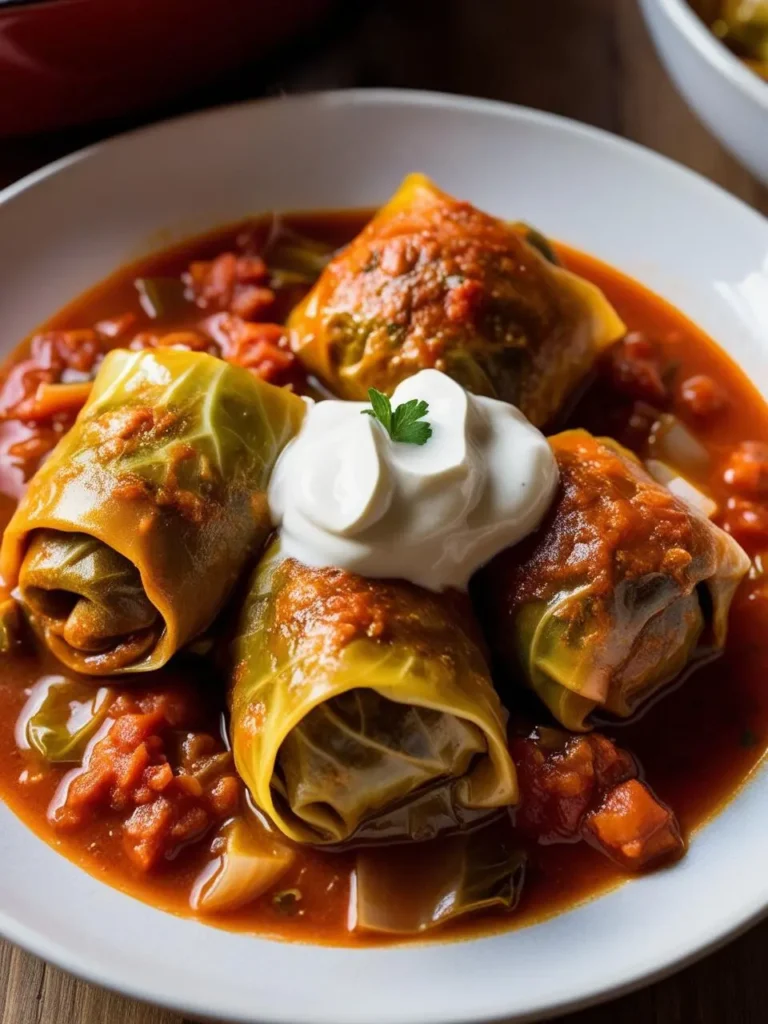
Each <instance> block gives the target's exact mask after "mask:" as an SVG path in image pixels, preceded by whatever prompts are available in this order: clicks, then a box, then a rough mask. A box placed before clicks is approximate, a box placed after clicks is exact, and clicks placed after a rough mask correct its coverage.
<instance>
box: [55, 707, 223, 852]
mask: <svg viewBox="0 0 768 1024" xmlns="http://www.w3.org/2000/svg"><path fill="white" fill-rule="evenodd" d="M186 714H187V708H186V707H185V704H184V700H183V698H182V697H181V696H180V695H178V694H171V693H165V694H164V693H156V694H149V695H145V696H140V697H136V698H133V697H131V696H128V695H127V694H122V695H121V696H120V697H119V698H118V699H117V700H116V701H115V702H114V704H113V705H112V706H111V708H110V711H109V720H108V721H109V722H110V723H111V724H109V725H108V728H107V730H106V732H104V733H103V734H102V735H101V737H100V738H99V739H98V740H97V741H96V742H95V743H93V744H92V746H91V747H90V749H89V751H88V753H87V755H86V758H85V760H84V763H83V765H82V767H81V768H79V769H77V770H76V771H75V772H74V773H73V774H72V775H71V776H70V778H69V780H68V782H67V784H66V789H65V792H64V799H63V801H57V802H56V803H55V806H52V808H51V810H50V811H49V818H50V820H51V822H52V824H53V825H54V827H56V828H59V829H77V828H79V827H81V826H82V825H84V824H86V823H87V822H88V821H90V820H91V819H92V817H93V816H94V814H95V813H96V812H97V811H99V810H100V809H101V810H105V809H108V810H111V811H113V812H115V813H117V814H118V815H120V816H121V817H122V819H123V820H122V826H121V827H122V833H123V847H124V849H125V852H126V855H127V856H128V858H129V859H130V861H131V862H132V863H133V864H134V865H135V866H136V867H138V868H139V869H140V870H142V871H148V870H150V869H152V868H154V867H155V866H157V865H158V864H159V863H160V862H161V861H162V860H167V859H172V858H173V857H174V856H175V855H176V854H177V852H178V851H179V850H180V849H181V847H182V846H186V845H187V844H189V843H192V842H196V841H197V840H199V839H201V838H202V837H203V836H205V835H206V834H207V833H208V831H209V830H210V829H211V827H212V826H213V825H215V824H216V823H218V822H220V821H222V820H224V819H225V818H226V817H229V816H231V815H232V814H233V813H234V812H235V811H236V810H237V807H238V805H239V802H240V792H241V784H240V782H239V780H238V779H237V776H236V775H235V774H234V769H233V766H232V758H231V755H230V754H229V752H227V751H226V750H224V749H223V747H222V744H221V742H220V741H217V740H216V739H215V738H214V737H213V736H210V735H209V734H207V733H189V734H188V735H187V738H186V740H185V741H184V743H183V744H182V754H181V758H180V761H179V763H178V764H177V765H176V767H175V768H174V766H173V765H172V764H171V763H170V761H169V755H168V740H169V739H170V732H171V730H172V729H174V728H176V727H177V726H178V725H179V724H180V722H181V721H182V720H183V719H184V718H185V716H186ZM185 749H186V750H187V751H189V750H192V751H194V752H197V753H199V755H200V756H199V757H198V758H196V759H194V760H190V758H189V756H187V754H186V753H185ZM203 752H205V753H203Z"/></svg>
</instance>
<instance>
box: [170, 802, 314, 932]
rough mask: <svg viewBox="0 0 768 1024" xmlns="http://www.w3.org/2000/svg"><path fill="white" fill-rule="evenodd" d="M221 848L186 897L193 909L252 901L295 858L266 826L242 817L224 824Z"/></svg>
mask: <svg viewBox="0 0 768 1024" xmlns="http://www.w3.org/2000/svg"><path fill="white" fill-rule="evenodd" d="M223 838H224V842H225V846H224V850H223V852H222V853H221V854H220V855H219V856H218V857H217V858H216V859H215V860H213V861H212V862H211V863H210V864H209V865H208V866H207V867H206V868H205V870H204V871H203V872H202V873H201V874H200V875H199V877H198V878H197V880H196V882H195V884H194V886H193V888H192V893H191V895H190V898H189V901H190V905H191V907H192V909H193V910H197V911H198V912H199V913H203V914H219V913H222V912H223V911H228V910H237V909H239V908H240V907H244V906H245V905H246V904H248V903H252V902H253V900H255V899H257V898H258V897H259V896H261V895H262V894H263V893H265V892H267V891H268V890H269V889H271V888H272V886H273V885H274V884H275V883H276V882H278V881H279V880H280V878H282V876H283V875H284V874H285V872H286V871H287V870H288V868H289V867H290V866H291V864H292V863H293V861H294V860H295V858H296V854H295V852H294V851H293V850H291V849H290V848H289V847H287V846H284V845H282V844H280V843H278V842H277V841H276V840H275V839H274V838H273V837H272V835H270V833H269V832H267V831H266V830H260V829H258V828H257V827H256V826H251V825H250V824H249V823H248V822H247V821H245V820H244V819H243V818H236V819H235V820H234V821H232V822H230V823H229V824H228V825H225V827H224V830H223Z"/></svg>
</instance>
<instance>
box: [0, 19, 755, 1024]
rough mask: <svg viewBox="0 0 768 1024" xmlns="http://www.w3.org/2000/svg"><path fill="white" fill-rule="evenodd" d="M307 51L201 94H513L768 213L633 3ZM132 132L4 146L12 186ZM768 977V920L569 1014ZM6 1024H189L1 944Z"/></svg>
mask: <svg viewBox="0 0 768 1024" xmlns="http://www.w3.org/2000/svg"><path fill="white" fill-rule="evenodd" d="M529 7H530V10H529V9H528V8H529ZM298 51H299V52H298V54H296V53H292V54H286V53H284V54H281V55H280V56H279V58H277V59H276V60H275V61H273V62H271V63H270V64H269V65H267V66H266V67H264V66H262V67H259V68H252V69H248V70H247V71H245V72H242V73H238V74H237V75H235V76H233V77H232V80H231V81H229V82H226V83H223V84H222V85H221V87H220V88H218V89H217V90H216V91H215V92H209V93H208V95H207V96H205V97H201V98H200V99H201V100H202V101H203V102H221V101H223V100H227V99H230V98H239V97H243V96H248V95H258V94H260V93H276V92H280V91H288V92H291V91H301V90H306V89H314V88H330V87H334V86H351V85H365V86H371V85H391V86H409V87H414V88H430V89H442V90H445V91H449V92H461V93H467V94H470V95H476V96H489V97H493V98H496V99H502V100H509V101H512V102H516V103H522V104H527V105H529V106H534V107H539V108H542V109H546V110H551V111H555V112H556V113H559V114H565V115H567V116H569V117H574V118H577V119H579V120H582V121H587V122H590V123H592V124H596V125H599V126H600V127H603V128H607V129H608V130H610V131H613V132H616V133H618V134H621V135H626V136H628V137H629V138H632V139H635V140H637V141H638V142H642V143H644V144H645V145H647V146H650V147H651V148H653V149H657V150H659V151H660V152H662V153H665V154H666V155H668V156H671V157H673V158H674V159H676V160H679V161H680V162H681V163H684V164H687V165H688V166H690V167H693V168H694V169H695V170H697V171H699V172H701V173H702V174H705V175H707V176H708V177H710V178H712V179H713V180H714V181H716V182H718V183H719V184H721V185H722V186H724V187H725V188H727V189H729V190H730V191H731V192H733V193H735V194H736V195H737V196H740V197H741V198H742V199H744V200H745V201H746V202H748V203H751V204H752V205H754V206H756V207H757V208H758V209H760V210H762V211H763V212H764V213H768V192H766V190H765V189H763V188H761V187H760V186H759V185H758V184H757V183H756V182H755V181H754V180H753V179H752V178H751V177H750V176H749V174H748V173H747V172H746V171H744V170H742V169H741V168H740V167H738V166H737V165H736V164H735V163H734V161H733V160H731V159H730V157H728V156H727V154H726V153H725V152H724V151H723V150H722V149H721V147H720V146H719V145H718V144H717V142H715V140H714V139H713V138H712V137H711V136H709V135H708V134H707V132H706V131H705V129H704V128H702V127H701V126H700V125H699V124H698V122H697V121H696V120H695V119H694V118H693V117H692V115H691V114H690V113H689V112H688V110H687V109H686V107H685V106H684V104H683V102H682V101H681V100H680V99H679V97H678V96H677V94H676V93H675V91H674V89H673V87H672V85H671V83H670V82H669V79H668V78H667V77H666V75H665V74H664V72H663V71H662V69H661V68H660V66H659V64H658V62H657V60H656V58H655V55H654V53H653V50H652V47H651V44H650V42H649V40H648V37H647V35H646V33H645V29H644V27H643V24H642V21H641V18H640V15H639V13H638V11H637V9H636V7H635V4H634V0H537V2H536V3H534V4H530V5H529V4H528V3H527V2H525V0H389V2H382V3H372V2H371V3H369V2H365V3H359V2H355V3H349V4H348V5H347V7H346V9H345V11H344V15H343V16H342V17H337V18H335V19H334V20H332V21H331V22H330V23H329V24H328V25H327V26H326V28H325V29H324V30H323V31H321V32H319V33H317V34H315V35H313V38H312V39H306V40H304V41H302V43H301V45H300V46H299V47H298ZM171 71H172V69H171ZM164 113H167V112H164ZM124 126H125V125H124V124H120V125H110V126H103V127H102V128H101V129H99V130H94V129H84V130H77V131H72V132H68V133H63V134H59V135H56V136H48V137H44V138H43V137H39V138H33V139H26V140H16V141H14V142H7V141H1V140H0V184H4V183H7V182H9V181H12V180H13V179H14V178H16V177H18V176H19V175H21V174H23V173H26V172H27V171H29V170H32V169H33V168H34V167H36V166H39V165H40V164H42V163H44V162H46V161H48V160H50V159H53V158H54V157H56V156H59V155H61V154H62V153H65V152H68V151H70V150H72V149H75V148H77V147H79V146H81V145H83V144H84V143H86V142H89V141H91V140H92V139H93V138H98V137H99V136H100V135H104V134H109V133H110V132H111V131H114V130H117V129H118V128H122V127H124ZM627 199H628V202H629V201H631V197H629V196H628V197H627ZM616 941H617V942H621V935H617V936H616ZM169 955H172V952H170V951H169ZM767 978H768V923H766V924H764V925H762V926H760V927H757V928H755V929H753V930H752V931H751V932H749V933H748V934H747V935H745V936H743V937H742V938H740V939H738V940H737V941H735V942H733V943H732V944H731V945H730V946H728V947H726V948H725V949H723V950H721V951H720V952H718V953H716V954H714V955H712V956H710V957H709V958H708V959H706V960H704V961H702V962H700V963H699V964H697V965H695V966H693V967H689V968H688V969H687V970H685V971H683V972H682V973H679V974H677V975H675V976H674V977H672V978H669V979H667V980H666V981H662V982H659V983H657V984H655V985H653V986H651V987H649V988H646V989H644V990H642V991H640V992H636V993H634V994H632V995H629V996H625V997H623V998H622V999H620V1000H618V1001H614V1002H612V1003H608V1004H606V1005H604V1006H602V1007H598V1008H594V1009H591V1010H584V1011H582V1012H581V1013H578V1014H576V1015H575V1016H573V1017H572V1018H570V1020H571V1021H572V1022H573V1024H765V1022H766V1021H768V1000H767V999H766V990H767V989H768V982H767V980H766V979H767ZM0 1024H182V1018H181V1017H179V1016H178V1015H177V1014H174V1013H167V1012H165V1011H162V1010H158V1009H154V1008H150V1007H147V1006H143V1005H141V1004H139V1003H136V1002H133V1001H131V1000H127V999H123V998H122V997H119V996H115V995H112V994H109V993H107V992H104V991H102V990H100V989H97V988H95V987H93V986H90V985H86V984H84V983H82V982H79V981H76V980H75V979H73V978H71V977H69V976H68V975H66V974H64V973H63V972H61V971H59V970H57V969H56V968H53V967H49V966H47V965H45V964H44V963H42V961H40V960H38V959H36V958H34V957H32V956H29V955H28V954H26V953H22V952H21V951H20V950H18V949H15V948H13V947H11V946H10V945H8V944H2V943H0ZM414 1024H416V1022H414Z"/></svg>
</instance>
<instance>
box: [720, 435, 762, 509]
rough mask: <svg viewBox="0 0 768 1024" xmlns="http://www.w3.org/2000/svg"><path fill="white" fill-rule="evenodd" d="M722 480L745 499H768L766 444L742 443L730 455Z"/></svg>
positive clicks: (756, 442)
mask: <svg viewBox="0 0 768 1024" xmlns="http://www.w3.org/2000/svg"><path fill="white" fill-rule="evenodd" d="M723 479H724V480H725V482H726V484H727V485H728V486H729V487H730V488H731V489H732V490H734V491H737V492H738V493H739V494H742V495H744V496H745V497H747V498H768V443H766V442H765V441H742V442H741V444H740V445H738V447H737V448H735V449H734V451H733V452H732V453H731V457H730V458H729V460H728V463H727V465H726V467H725V472H724V473H723Z"/></svg>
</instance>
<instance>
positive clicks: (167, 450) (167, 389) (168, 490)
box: [0, 349, 305, 675]
mask: <svg viewBox="0 0 768 1024" xmlns="http://www.w3.org/2000/svg"><path fill="white" fill-rule="evenodd" d="M304 409H305V405H304V402H303V401H302V399H300V398H298V397H297V396H296V395H294V394H291V393H290V392H288V391H285V390H282V389H279V388H276V387H273V386H272V385H270V384H265V383H264V382H262V381H259V380H257V379H256V378H255V377H253V376H251V375H250V374H249V373H248V372H247V371H246V370H243V369H241V368H239V367H236V366H230V365H229V364H227V363H225V362H222V361H221V360H218V359H214V358H213V357H212V356H209V355H206V354H204V353H199V352H186V351H177V350H172V349H165V350H164V349H157V350H154V351H148V352H128V351H126V350H116V351H114V352H111V353H110V354H109V355H108V356H107V357H106V359H105V360H104V362H103V364H102V366H101V368H100V370H99V372H98V375H97V377H96V380H95V381H94V385H93V390H92V393H91V396H90V398H89V400H88V403H87V404H86V406H85V407H84V408H83V410H82V412H81V413H80V415H79V416H78V419H77V421H76V422H75V425H74V426H73V428H72V429H71V431H70V432H69V433H68V434H67V435H66V436H65V437H64V438H63V439H62V440H61V441H60V442H59V444H58V446H57V447H56V448H55V450H54V451H53V452H52V454H51V455H50V457H49V458H48V460H47V461H46V462H45V464H44V465H43V466H42V467H41V468H40V469H39V470H38V472H37V473H36V474H35V476H34V477H33V479H32V481H31V482H30V485H29V489H28V490H27V493H26V494H25V496H24V498H23V499H22V501H21V502H20V504H19V506H18V508H17V510H16V513H15V514H14V516H13V518H12V520H11V522H10V524H9V526H8V528H7V529H6V531H5V536H4V538H3V546H2V551H0V569H1V570H2V573H3V576H4V578H5V580H6V582H7V583H8V584H9V585H10V586H15V585H16V584H18V586H19V590H20V596H21V600H22V602H23V604H24V606H25V607H26V610H27V612H28V613H29V615H30V619H31V621H32V624H33V626H34V627H35V629H36V630H37V631H38V632H39V633H40V634H41V635H42V637H43V639H44V641H45V643H46V645H47V646H48V647H49V648H50V650H51V651H52V652H53V653H54V654H55V655H56V656H57V657H58V658H59V659H60V660H61V661H63V662H64V663H65V664H66V665H67V666H69V667H70V668H72V669H75V670H77V671H78V672H83V673H87V674H92V675H103V674H112V673H116V672H143V671H148V670H150V669H156V668H159V667H160V666H161V665H163V664H165V663H166V662H167V661H168V659H169V658H170V657H171V655H172V654H174V652H175V651H177V650H178V649H179V648H180V647H182V646H183V645H184V644H185V643H186V642H187V641H189V640H190V639H192V638H193V637H194V636H195V635H196V634H198V633H199V632H201V631H202V630H204V629H205V628H206V627H207V626H208V625H209V624H210V623H211V621H212V620H213V618H214V617H215V615H216V614H217V612H218V611H219V609H220V608H221V606H222V603H223V601H224V599H225V598H226V596H227V594H228V593H229V591H230V589H231V588H232V586H233V584H234V583H235V581H236V579H237V577H238V575H239V574H240V572H241V570H242V569H243V567H244V565H245V563H246V560H247V559H248V557H249V555H251V553H253V552H255V551H256V550H258V548H260V547H261V545H262V544H263V543H264V541H265V540H266V538H267V536H268V534H269V531H270V529H271V526H270V521H269V514H268V508H267V501H266V495H265V491H266V486H267V483H268V479H269V475H270V473H271V470H272V467H273V466H274V464H275V461H276V459H277V457H278V455H279V454H280V451H281V450H282V448H283V447H284V446H285V444H286V443H287V442H288V441H289V440H290V439H291V437H293V435H294V434H295V433H296V432H297V430H298V428H299V425H300V423H301V420H302V418H303V415H304Z"/></svg>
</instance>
